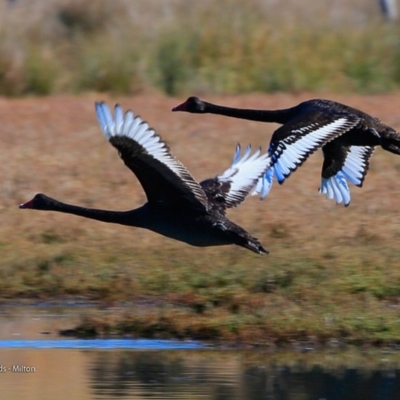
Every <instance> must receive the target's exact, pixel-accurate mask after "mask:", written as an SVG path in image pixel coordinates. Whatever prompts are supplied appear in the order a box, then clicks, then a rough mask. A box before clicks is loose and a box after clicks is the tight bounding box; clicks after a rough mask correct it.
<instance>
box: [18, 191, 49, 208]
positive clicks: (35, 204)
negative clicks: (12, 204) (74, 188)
mask: <svg viewBox="0 0 400 400" xmlns="http://www.w3.org/2000/svg"><path fill="white" fill-rule="evenodd" d="M51 201H52V199H51V198H50V197H47V196H46V195H44V194H41V193H39V194H37V195H36V196H35V197H34V198H33V199H32V200H29V201H27V202H26V203H23V204H20V205H19V208H32V209H34V210H47V209H48V206H49V204H50V203H51Z"/></svg>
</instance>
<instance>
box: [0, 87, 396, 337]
mask: <svg viewBox="0 0 400 400" xmlns="http://www.w3.org/2000/svg"><path fill="white" fill-rule="evenodd" d="M311 97H314V96H313V95H312V94H309V93H303V94H293V95H290V94H277V95H247V96H229V97H228V96H225V97H222V96H220V97H215V96H214V97H209V98H208V100H210V101H213V102H216V103H223V104H229V105H231V106H237V107H249V108H281V107H287V106H291V105H293V104H296V103H298V102H300V101H301V100H304V99H307V98H311ZM324 97H327V98H333V99H335V100H338V101H341V102H344V103H347V104H349V105H352V106H355V107H359V108H360V109H362V110H364V111H366V112H369V113H371V114H373V115H375V116H377V117H379V118H380V119H382V120H383V121H384V122H385V123H387V124H388V125H391V126H393V127H394V128H397V129H398V130H400V118H399V116H398V110H399V108H400V94H399V93H395V94H391V95H379V96H364V97H361V96H355V95H334V96H330V95H329V94H326V95H325V96H324ZM101 99H105V100H107V101H108V102H109V103H110V104H113V103H114V102H116V101H118V102H119V103H120V104H122V106H123V107H124V108H125V109H127V108H131V109H133V110H134V111H135V113H137V114H140V115H141V116H142V117H143V118H144V119H146V120H148V121H149V122H150V124H151V125H152V126H153V127H154V128H155V129H156V130H157V132H158V133H159V134H161V136H162V137H163V138H164V139H165V140H166V141H167V142H168V143H169V145H170V147H171V149H172V152H173V154H174V155H176V156H177V157H178V158H179V159H180V160H181V161H182V162H183V163H184V164H185V165H186V166H187V167H188V169H189V170H190V171H191V173H192V174H193V176H194V177H195V178H197V179H199V180H201V179H204V178H207V177H210V176H213V175H214V174H216V173H218V172H220V171H222V170H223V169H224V168H226V167H227V166H228V164H229V163H230V161H231V157H232V155H233V150H234V147H235V144H236V143H237V142H240V143H242V144H244V145H245V144H247V143H252V144H253V145H254V146H258V145H262V146H263V148H264V149H265V148H266V147H267V145H268V142H269V138H270V135H271V133H272V132H273V130H274V129H275V128H276V126H275V125H274V124H262V123H256V122H250V121H239V120H234V119H229V118H223V117H218V116H196V115H190V114H184V113H178V114H177V113H172V112H170V110H171V108H172V106H174V105H176V104H177V103H178V102H181V101H182V100H183V99H177V98H166V97H164V96H162V95H158V94H154V95H143V96H135V97H130V98H118V99H116V98H112V97H110V96H103V95H98V94H88V95H85V96H82V97H71V96H59V97H48V98H41V99H36V98H25V99H11V100H10V99H0V115H2V124H1V127H0V130H1V132H0V141H1V144H0V152H1V158H2V160H3V163H2V164H1V165H0V172H1V176H2V185H1V188H2V190H1V204H0V215H1V222H2V229H1V232H0V248H1V250H2V257H1V261H0V276H1V283H0V290H1V294H2V297H3V298H18V297H54V296H65V295H80V296H86V297H90V298H94V299H99V300H100V299H103V300H107V301H113V300H133V301H134V300H135V298H137V296H143V295H146V296H152V299H153V300H154V299H164V300H165V301H168V302H170V303H171V304H174V305H175V306H178V307H181V306H182V305H184V306H185V310H186V311H185V312H186V314H184V317H182V314H181V313H179V316H180V317H179V318H178V317H177V315H178V314H177V313H176V312H175V311H173V312H171V313H169V314H168V312H167V311H166V310H165V309H164V310H163V311H162V313H163V314H158V313H156V314H152V318H150V320H151V323H152V324H154V321H155V320H156V321H158V320H157V318H161V317H160V315H161V316H164V317H163V318H167V319H168V320H170V321H173V324H175V325H174V327H173V329H172V328H171V326H170V325H168V326H169V328H168V329H171V330H172V332H176V331H177V330H181V334H182V335H183V336H184V335H185V332H186V334H187V335H190V332H192V333H193V332H197V331H196V329H200V332H203V333H202V334H203V336H202V337H207V334H205V333H204V332H206V333H208V334H209V336H208V337H212V335H215V336H218V337H221V338H229V339H232V337H233V336H234V337H238V338H242V339H243V338H244V339H247V340H250V339H249V338H252V337H253V336H254V335H255V336H257V332H258V335H259V337H262V338H264V339H265V340H267V339H271V338H278V339H279V338H289V339H290V338H292V337H295V338H301V337H304V336H306V337H309V336H313V335H316V336H317V337H320V338H324V337H325V338H326V337H327V338H329V337H336V336H341V335H342V336H343V337H346V336H350V337H352V338H353V339H354V340H361V339H363V340H367V341H368V340H369V341H373V340H375V341H381V340H383V341H390V340H399V339H400V328H399V327H397V323H396V321H397V320H399V311H398V309H397V304H398V300H399V298H400V270H399V269H398V266H399V257H400V248H399V245H398V242H399V239H400V224H399V221H398V215H399V214H398V209H399V204H398V199H399V197H400V185H399V182H398V174H399V172H400V158H399V157H396V156H395V155H393V154H389V153H387V152H384V151H383V150H381V149H378V150H377V151H376V153H375V154H374V156H373V158H372V161H371V169H370V172H369V173H368V175H367V178H366V181H365V185H364V187H363V188H362V189H359V188H355V187H352V188H351V191H352V203H351V205H350V206H349V207H348V208H344V207H342V206H337V205H335V204H334V203H333V202H332V201H327V200H325V199H324V198H323V197H322V196H319V195H318V193H317V189H318V186H319V180H320V178H319V175H320V169H321V160H322V156H321V154H319V153H318V154H316V155H314V156H312V157H310V159H309V160H308V161H307V163H306V164H305V165H303V166H302V167H301V168H300V169H299V170H298V171H297V172H296V173H295V174H294V175H293V176H292V177H291V178H290V179H289V180H288V181H287V182H286V183H285V184H284V185H282V186H279V185H275V186H274V187H273V190H272V192H271V194H270V196H269V197H268V198H267V199H266V200H265V201H263V202H260V201H259V200H258V199H256V198H250V199H248V200H247V201H246V203H245V204H244V205H242V206H241V207H240V208H238V209H235V210H232V211H230V212H229V216H230V218H231V219H232V220H233V221H235V222H237V223H239V224H241V225H242V226H243V227H244V228H246V229H247V230H249V232H251V233H252V234H254V235H255V236H256V237H258V238H259V239H260V241H261V242H262V243H263V244H264V245H265V246H266V247H267V248H268V249H269V250H270V252H271V253H270V255H269V256H264V257H260V256H256V255H254V254H252V253H251V252H249V251H246V250H244V249H242V248H238V247H234V246H229V247H219V248H205V249H203V248H194V247H190V246H187V245H184V244H182V243H177V242H174V241H172V240H170V239H167V238H164V237H161V236H158V235H156V234H154V233H151V232H147V231H145V230H139V229H135V228H127V227H122V226H117V225H107V224H102V223H99V222H96V221H90V220H85V219H82V218H79V217H74V216H68V215H63V214H60V213H51V212H40V211H30V210H19V209H18V204H19V203H21V202H24V201H27V200H29V199H31V198H32V197H33V196H34V194H36V193H37V192H43V193H46V194H48V195H50V196H52V197H55V198H57V199H59V200H62V201H66V202H70V203H72V204H80V205H87V206H93V207H97V208H106V209H116V210H124V209H131V208H134V207H137V206H139V205H141V204H142V203H143V202H144V201H145V196H144V193H143V190H142V189H141V187H140V185H139V184H138V182H137V180H136V178H135V177H134V176H133V175H132V173H131V172H130V171H129V170H128V169H127V168H126V167H125V166H124V165H123V163H122V162H121V160H120V159H119V157H118V155H117V153H116V151H115V149H113V148H112V146H110V145H109V144H108V143H107V142H106V140H105V139H104V137H102V134H101V133H100V130H99V128H98V126H97V121H96V118H95V113H94V106H93V104H94V101H96V100H101ZM135 318H138V317H137V316H136V317H135ZM125 320H128V321H129V318H128V319H126V318H125ZM145 320H146V318H145ZM150 320H149V321H150ZM207 321H208V322H207ZM218 321H220V322H219V325H218ZM227 321H228V322H227ZM326 321H328V322H326ZM329 321H331V322H329ZM332 321H333V322H332ZM136 322H137V321H136ZM139 322H140V323H142V322H141V321H139ZM171 323H172V322H171ZM171 323H170V324H171ZM118 324H119V325H121V324H122V323H121V321H119V322H118ZM202 324H204V326H203V325H202ZM210 324H211V325H212V326H213V327H214V328H213V329H214V330H213V329H211V330H208V331H207V329H206V328H207V327H208V328H210ZM122 325H123V324H122ZM163 326H164V325H163ZM196 327H197V328H196ZM140 329H142V328H140ZM210 332H211V333H210ZM260 332H261V333H260ZM170 333H171V332H170ZM356 333H357V334H356ZM197 334H198V333H197ZM352 335H353V336H352ZM198 336H201V334H198Z"/></svg>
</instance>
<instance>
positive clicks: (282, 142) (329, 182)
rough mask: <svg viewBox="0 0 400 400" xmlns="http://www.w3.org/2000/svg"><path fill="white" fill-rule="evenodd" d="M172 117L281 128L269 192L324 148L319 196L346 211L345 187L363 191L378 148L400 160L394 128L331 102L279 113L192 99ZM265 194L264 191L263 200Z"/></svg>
mask: <svg viewBox="0 0 400 400" xmlns="http://www.w3.org/2000/svg"><path fill="white" fill-rule="evenodd" d="M173 111H187V112H190V113H199V114H203V113H211V114H219V115H225V116H229V117H235V118H240V119H248V120H252V121H261V122H276V123H279V124H282V126H281V127H279V128H278V129H277V130H276V131H275V132H274V134H273V136H272V138H271V142H270V146H269V149H268V153H269V155H270V156H271V166H272V167H271V168H270V169H269V170H268V171H267V172H266V174H265V181H266V182H265V185H269V188H270V187H271V185H272V180H273V176H274V175H275V177H276V178H277V180H278V182H279V183H283V182H284V181H285V179H286V178H287V177H289V176H290V174H291V173H292V172H293V171H295V170H296V169H297V167H299V166H300V165H301V164H302V163H303V162H304V161H305V160H306V159H307V158H308V156H309V155H310V154H312V153H313V152H314V151H315V150H317V149H318V148H319V147H322V151H323V154H324V163H323V166H322V173H321V187H320V193H325V194H326V195H327V197H328V198H333V199H335V200H336V202H337V203H344V204H345V205H346V206H347V205H349V204H350V200H351V196H350V190H349V188H348V184H347V181H349V182H351V183H353V184H354V185H356V186H359V187H361V186H362V184H363V182H364V179H365V175H366V174H367V172H368V168H369V159H370V157H371V155H372V153H373V151H374V149H375V147H376V146H382V148H383V149H385V150H388V151H390V152H392V153H395V154H400V134H399V133H397V132H396V131H395V130H394V129H393V128H391V127H389V126H387V125H385V124H383V123H382V122H381V121H380V120H378V119H377V118H375V117H372V116H371V115H369V114H366V113H364V112H362V111H360V110H357V109H355V108H352V107H349V106H347V105H344V104H340V103H337V102H335V101H331V100H324V99H313V100H307V101H304V102H302V103H300V104H298V105H297V106H294V107H291V108H287V109H281V110H252V109H239V108H232V107H224V106H219V105H216V104H212V103H208V102H205V101H202V100H200V99H198V98H197V97H189V98H188V99H187V100H186V101H185V102H184V103H182V104H180V105H179V106H177V107H174V108H173ZM267 193H268V190H267V189H264V194H267Z"/></svg>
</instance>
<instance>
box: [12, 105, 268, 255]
mask: <svg viewBox="0 0 400 400" xmlns="http://www.w3.org/2000/svg"><path fill="white" fill-rule="evenodd" d="M96 113H97V118H98V121H99V124H100V127H101V129H102V131H103V133H104V135H105V136H106V138H107V139H108V140H109V141H110V143H111V144H112V145H113V146H114V147H115V148H116V149H117V150H118V152H119V155H120V157H121V158H122V160H123V161H124V163H125V165H126V166H127V167H128V168H129V169H130V170H131V171H132V172H133V173H134V174H135V175H136V177H137V179H138V180H139V181H140V183H141V185H142V187H143V189H144V191H145V193H146V196H147V200H148V201H147V203H146V204H144V205H143V206H142V207H140V208H138V209H135V210H130V211H107V210H99V209H92V208H85V207H79V206H74V205H70V204H66V203H62V202H60V201H57V200H55V199H52V198H50V197H48V196H46V195H44V194H37V195H36V196H35V197H34V198H33V199H32V200H30V201H28V202H26V203H24V204H21V205H20V208H31V209H35V210H50V211H59V212H63V213H69V214H75V215H79V216H81V217H86V218H91V219H95V220H99V221H104V222H113V223H118V224H122V225H129V226H135V227H140V228H146V229H149V230H151V231H154V232H157V233H159V234H161V235H164V236H167V237H169V238H173V239H176V240H179V241H182V242H185V243H188V244H190V245H193V246H219V245H226V244H236V245H238V246H242V247H245V248H247V249H249V250H251V251H253V252H255V253H258V254H263V253H268V251H267V250H266V249H265V248H264V247H263V246H262V245H261V243H260V242H259V241H258V240H257V239H256V238H254V237H253V236H251V235H250V234H249V233H248V232H246V231H245V230H244V229H243V228H241V227H240V226H238V225H236V224H234V223H233V222H231V221H230V220H229V219H228V218H227V217H226V216H225V212H226V209H227V208H231V207H236V206H238V205H239V204H241V203H242V202H243V201H244V200H245V198H246V197H247V196H248V195H249V194H257V193H260V192H262V183H263V180H264V179H263V175H264V173H265V171H266V169H267V168H268V167H269V164H270V158H269V156H268V155H267V154H264V155H261V154H260V153H261V149H258V150H257V151H256V152H254V154H253V155H250V153H251V147H250V146H248V147H247V149H246V150H245V152H244V154H243V156H242V157H240V154H241V149H240V146H239V145H237V147H236V152H235V156H234V159H233V163H232V165H231V166H230V167H229V168H228V169H227V170H226V171H225V172H223V173H222V174H221V175H218V176H216V177H215V178H212V179H207V180H205V181H203V182H201V183H200V184H199V183H197V182H196V181H195V180H194V179H193V178H192V176H191V175H190V173H189V172H188V170H187V169H186V168H185V167H184V166H183V165H182V164H181V163H180V162H179V161H178V160H177V159H176V158H175V157H174V156H173V155H172V154H171V153H170V151H169V148H168V146H167V145H166V143H165V142H164V141H162V139H161V137H160V136H159V135H157V134H156V133H155V132H154V130H153V129H151V128H150V127H149V125H148V124H147V123H146V122H144V121H142V119H141V118H140V117H138V116H134V114H133V112H132V111H130V110H129V111H127V112H126V113H125V114H124V113H123V110H122V108H121V107H120V106H119V105H118V104H117V105H116V106H115V116H114V118H113V116H112V114H111V111H110V109H109V108H108V106H107V105H106V104H105V103H104V102H100V103H96Z"/></svg>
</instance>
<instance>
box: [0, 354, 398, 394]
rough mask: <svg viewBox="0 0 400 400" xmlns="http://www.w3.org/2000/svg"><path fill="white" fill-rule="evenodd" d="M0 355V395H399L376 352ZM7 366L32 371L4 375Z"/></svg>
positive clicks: (394, 372) (391, 367) (391, 366)
mask: <svg viewBox="0 0 400 400" xmlns="http://www.w3.org/2000/svg"><path fill="white" fill-rule="evenodd" d="M0 354H1V363H0V365H1V366H4V367H6V368H8V371H7V372H5V373H2V374H0V379H1V387H2V389H1V392H2V397H3V398H18V399H31V398H38V399H39V398H40V399H43V400H50V399H55V398H56V399H74V400H86V399H121V398H124V399H146V398H152V399H166V398H171V399H213V400H228V399H229V400H235V399H237V400H239V399H240V400H241V399H249V400H252V399H254V400H259V399H274V400H275V399H276V400H302V399H305V400H313V399H315V400H322V399H326V400H398V399H399V398H400V370H399V369H398V365H397V362H394V361H389V359H387V358H384V357H382V354H381V355H380V357H375V356H373V357H372V356H370V355H368V356H367V355H358V356H357V357H360V358H358V359H357V357H356V361H354V360H353V359H349V360H347V358H346V357H347V356H348V354H346V353H343V354H340V353H337V354H335V353H332V354H327V353H323V352H321V353H309V354H299V353H283V352H282V353H263V352H259V351H240V350H238V351H232V350H229V351H227V350H225V351H224V350H163V351H160V350H125V349H124V350H122V349H119V350H101V349H97V350H94V349H90V350H78V349H2V350H1V353H0ZM377 355H379V354H377ZM385 356H386V355H385ZM390 356H391V357H392V356H394V360H396V358H397V355H396V354H392V355H390ZM360 362H361V365H360ZM353 363H354V365H355V366H353ZM14 365H20V366H27V367H30V368H31V369H32V367H34V370H35V371H34V372H12V370H11V369H12V367H13V366H14ZM356 365H357V366H356Z"/></svg>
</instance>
